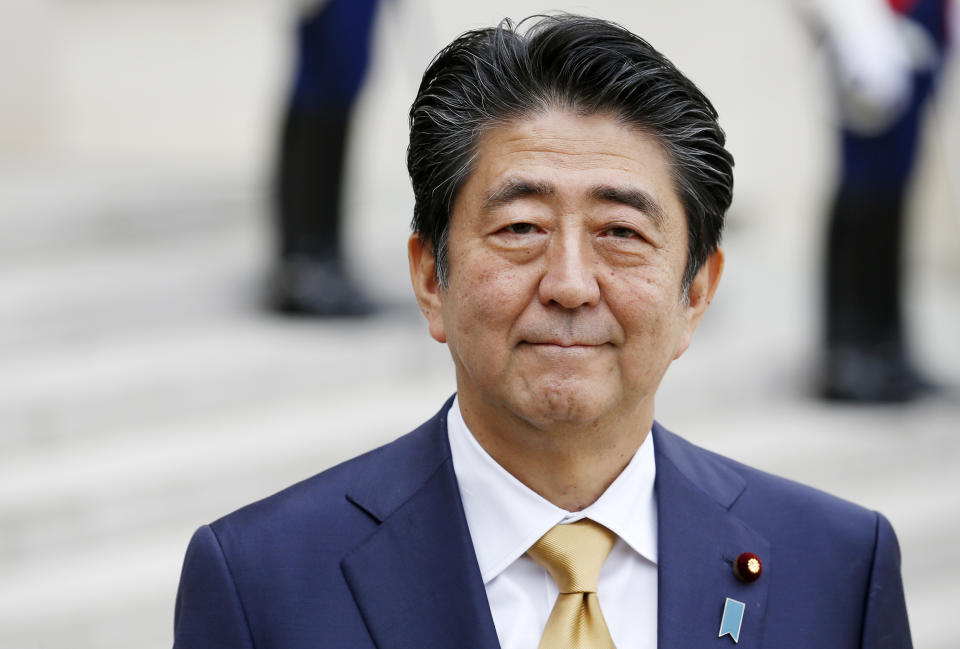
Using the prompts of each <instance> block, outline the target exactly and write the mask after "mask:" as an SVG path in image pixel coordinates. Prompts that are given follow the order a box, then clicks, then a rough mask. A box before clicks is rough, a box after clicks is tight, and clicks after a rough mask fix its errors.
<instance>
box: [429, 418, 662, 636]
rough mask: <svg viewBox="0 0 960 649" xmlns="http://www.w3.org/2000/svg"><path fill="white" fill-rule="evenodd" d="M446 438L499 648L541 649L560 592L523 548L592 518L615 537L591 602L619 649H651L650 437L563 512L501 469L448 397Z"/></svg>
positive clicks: (653, 511) (653, 519) (653, 507)
mask: <svg viewBox="0 0 960 649" xmlns="http://www.w3.org/2000/svg"><path fill="white" fill-rule="evenodd" d="M447 435H448V437H449V439H450V450H451V453H452V456H453V468H454V471H455V473H456V476H457V483H458V484H459V487H460V497H461V499H462V501H463V508H464V512H465V513H466V517H467V525H468V527H469V528H470V536H471V537H472V539H473V547H474V550H475V551H476V554H477V561H478V563H479V564H480V574H481V576H482V577H483V583H484V586H485V587H486V590H487V600H488V601H489V603H490V611H491V613H492V614H493V622H494V625H495V626H496V628H497V636H498V637H499V638H500V646H501V648H502V649H537V646H538V645H539V643H540V636H541V635H542V634H543V629H544V627H545V626H546V624H547V618H548V617H549V615H550V610H551V609H552V608H553V603H554V601H555V600H556V598H557V586H556V584H555V583H554V581H553V578H551V577H550V575H549V574H548V573H547V571H546V570H544V569H543V568H541V567H540V566H539V565H538V564H537V563H535V562H534V561H533V559H531V558H530V557H528V556H526V554H525V553H526V551H527V550H528V549H529V548H530V546H532V545H533V544H534V543H535V542H536V541H537V539H539V538H540V537H541V536H543V535H544V534H545V533H546V532H547V531H548V530H549V529H550V528H552V527H553V526H554V525H557V524H558V523H572V522H574V521H578V520H580V519H581V518H589V519H591V520H593V521H596V522H597V523H600V524H601V525H604V526H605V527H607V528H609V529H610V530H612V531H613V532H615V533H616V534H617V536H618V537H619V538H618V539H617V542H616V543H615V544H614V546H613V550H612V551H611V552H610V556H609V557H608V558H607V561H606V562H605V563H604V564H603V568H602V569H601V571H600V581H599V585H598V588H597V597H598V599H599V601H600V609H601V610H602V611H603V617H604V619H605V620H606V622H607V627H608V628H609V629H610V635H611V636H612V637H613V641H614V644H615V645H616V646H617V649H655V648H656V646H657V503H656V499H655V496H654V493H653V481H654V476H655V472H656V469H655V465H654V458H653V436H652V435H649V434H648V435H647V438H646V440H645V441H644V442H643V444H641V445H640V448H639V449H637V452H636V453H635V454H634V456H633V459H632V460H630V463H629V464H628V465H627V467H626V468H625V469H624V470H623V472H622V473H620V475H619V476H617V479H616V480H614V481H613V483H612V484H611V485H610V486H609V487H608V488H607V490H606V491H605V492H603V495H601V496H600V498H598V499H597V501H596V502H594V503H593V504H592V505H590V506H589V507H587V508H586V509H584V510H583V511H579V512H568V511H566V510H564V509H561V508H559V507H557V506H556V505H554V504H552V503H550V502H549V501H547V500H546V499H544V498H543V497H541V496H540V495H538V494H537V493H536V492H534V491H533V490H531V489H530V488H528V487H527V486H526V485H524V484H523V483H521V482H520V481H519V480H517V479H516V478H515V477H513V475H511V474H510V473H509V472H507V470H506V469H504V468H503V467H502V466H500V465H499V464H498V463H497V462H496V460H494V459H493V458H492V457H490V455H489V454H488V453H487V452H486V451H485V450H484V449H483V447H481V446H480V444H479V443H478V442H477V440H476V438H475V437H474V436H473V434H472V433H471V432H470V430H469V429H468V428H467V425H466V423H465V422H464V420H463V416H462V415H461V414H460V406H459V402H458V401H457V400H454V402H453V406H452V407H451V408H450V412H449V413H448V415H447Z"/></svg>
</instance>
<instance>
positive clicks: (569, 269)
mask: <svg viewBox="0 0 960 649" xmlns="http://www.w3.org/2000/svg"><path fill="white" fill-rule="evenodd" d="M544 259H545V264H546V268H545V270H544V273H543V277H541V278H540V289H539V295H540V301H541V302H542V303H543V304H545V305H549V304H550V303H551V302H553V303H556V304H559V305H560V306H562V307H564V308H566V309H577V308H579V307H582V306H594V305H596V304H597V303H598V302H599V301H600V285H599V283H598V282H597V277H596V273H597V268H596V266H597V264H596V260H595V258H594V252H593V250H592V249H590V246H589V245H588V244H587V242H585V241H583V237H582V235H581V234H580V233H578V232H569V233H556V234H554V236H553V237H552V238H551V241H550V244H549V245H548V247H547V251H546V254H545V255H544Z"/></svg>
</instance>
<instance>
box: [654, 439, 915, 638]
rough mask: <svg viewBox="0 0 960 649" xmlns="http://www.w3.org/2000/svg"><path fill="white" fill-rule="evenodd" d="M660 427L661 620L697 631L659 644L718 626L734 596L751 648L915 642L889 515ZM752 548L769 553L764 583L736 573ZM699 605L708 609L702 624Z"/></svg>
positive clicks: (698, 635) (699, 634) (764, 559)
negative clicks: (739, 561) (742, 607)
mask: <svg viewBox="0 0 960 649" xmlns="http://www.w3.org/2000/svg"><path fill="white" fill-rule="evenodd" d="M654 436H655V442H656V444H655V449H656V454H657V458H656V461H657V491H658V495H657V498H658V505H659V516H660V581H661V590H660V594H661V601H660V606H661V621H662V622H666V623H667V624H674V623H675V624H676V625H677V626H676V627H675V628H679V629H682V630H683V631H682V632H681V633H683V634H688V635H684V636H683V637H682V638H677V637H671V638H664V637H662V636H661V646H684V645H685V644H689V643H690V642H693V641H696V640H698V639H700V640H702V637H703V635H704V634H706V633H708V631H712V632H713V633H714V634H716V633H717V631H718V629H719V620H720V615H721V612H720V611H722V606H723V602H724V601H725V600H726V598H727V597H731V598H733V599H736V600H737V601H743V602H745V603H746V604H747V608H746V612H745V615H744V618H743V630H742V633H743V637H741V638H740V639H739V645H740V646H741V647H750V646H757V647H761V646H777V645H780V646H797V647H807V646H810V647H813V646H830V647H851V648H853V647H857V648H860V647H890V648H891V649H892V648H893V647H897V648H903V647H909V646H910V632H909V625H908V623H907V616H906V607H905V604H904V598H903V587H902V583H901V579H900V554H899V548H898V546H897V543H896V537H895V536H894V534H893V530H892V528H891V527H890V524H889V522H887V520H886V519H885V518H883V516H881V515H880V514H878V513H876V512H873V511H870V510H867V509H865V508H863V507H860V506H858V505H855V504H853V503H850V502H847V501H845V500H842V499H840V498H837V497H835V496H831V495H829V494H827V493H825V492H823V491H819V490H817V489H814V488H811V487H808V486H805V485H801V484H799V483H797V482H793V481H791V480H787V479H785V478H781V477H778V476H774V475H771V474H769V473H766V472H763V471H760V470H757V469H755V468H752V467H749V466H747V465H744V464H742V463H740V462H737V461H735V460H731V459H729V458H726V457H723V456H721V455H718V454H716V453H713V452H711V451H707V450H705V449H702V448H700V447H698V446H696V445H694V444H691V443H690V442H688V441H686V440H684V439H682V438H680V437H678V436H676V435H674V434H673V433H670V432H669V431H667V430H666V429H665V428H663V427H662V426H660V425H659V424H655V425H654ZM743 552H753V553H755V554H757V555H759V556H760V558H761V561H762V563H763V572H762V573H761V577H760V579H758V580H757V581H755V582H752V583H746V582H741V581H740V580H739V579H738V578H737V577H736V576H735V574H734V571H733V564H734V562H735V561H736V558H737V557H738V556H739V554H740V553H743ZM692 558H693V559H692ZM690 584H695V585H693V586H691V585H690ZM711 590H712V591H713V592H714V594H712V595H711V594H710V592H711ZM691 602H694V607H695V608H696V607H697V606H699V607H701V612H700V614H699V617H700V618H702V619H703V627H702V628H700V629H697V630H696V631H694V630H693V629H694V627H695V626H696V624H691V617H690V615H691V609H690V605H691ZM694 619H696V616H695V618H694ZM684 622H685V624H684ZM710 627H712V628H710ZM669 629H670V627H668V629H666V630H664V633H667V634H670V633H674V632H673V631H670V630H669Z"/></svg>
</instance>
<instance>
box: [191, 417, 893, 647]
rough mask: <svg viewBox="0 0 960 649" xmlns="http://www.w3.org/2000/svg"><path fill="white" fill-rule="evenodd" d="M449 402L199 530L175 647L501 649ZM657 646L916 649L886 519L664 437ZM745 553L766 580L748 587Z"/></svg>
mask: <svg viewBox="0 0 960 649" xmlns="http://www.w3.org/2000/svg"><path fill="white" fill-rule="evenodd" d="M448 408H449V403H448V404H447V405H445V406H444V407H443V409H442V410H441V411H440V413H438V414H437V415H436V416H434V417H433V419H431V420H430V421H428V422H427V423H425V424H423V425H422V426H420V427H419V428H417V429H416V430H414V431H413V432H412V433H410V434H408V435H405V436H403V437H401V438H399V439H398V440H396V441H394V442H393V443H391V444H388V445H386V446H383V447H381V448H379V449H376V450H374V451H371V452H370V453H367V454H365V455H362V456H360V457H358V458H355V459H353V460H350V461H348V462H346V463H344V464H341V465H339V466H337V467H334V468H332V469H330V470H328V471H326V472H324V473H321V474H320V475H318V476H315V477H313V478H310V479H308V480H306V481H304V482H301V483H299V484H297V485H294V486H292V487H290V488H289V489H286V490H285V491H282V492H280V493H278V494H276V495H274V496H271V497H269V498H267V499H265V500H262V501H260V502H257V503H254V504H252V505H249V506H247V507H244V508H243V509H240V510H239V511H237V512H234V513H232V514H230V515H228V516H226V517H225V518H222V519H220V520H218V521H216V522H214V523H212V524H211V525H208V526H204V527H201V528H200V529H199V530H198V531H197V533H196V534H195V535H194V537H193V539H192V540H191V542H190V546H189V548H188V550H187V555H186V559H185V561H184V566H183V574H182V577H181V582H180V590H179V593H178V595H177V603H176V612H175V640H174V646H175V648H176V649H214V648H217V649H219V648H223V649H227V648H229V649H247V648H251V649H252V648H256V649H281V648H282V649H307V648H310V649H326V648H329V649H352V648H358V649H360V648H364V649H366V648H373V647H376V648H377V649H401V648H404V649H440V648H441V647H442V648H448V649H481V648H483V649H496V648H497V647H499V644H498V641H497V635H496V630H495V628H494V625H493V619H492V618H491V615H490V609H489V606H488V604H487V598H486V592H485V590H484V586H483V582H482V580H481V577H480V570H479V568H478V566H477V560H476V556H475V555H474V551H473V545H472V542H471V540H470V534H469V531H468V529H467V523H466V519H465V518H464V513H463V507H462V505H461V502H460V495H459V491H458V489H457V481H456V476H455V474H454V470H453V466H452V462H451V459H450V448H449V445H448V442H447V434H446V411H447V409H448ZM653 435H654V441H655V449H656V467H657V478H656V487H655V488H656V494H657V502H658V506H659V602H658V606H659V610H658V641H659V646H660V647H661V648H662V649H708V648H710V647H718V648H725V647H733V646H735V645H734V643H733V641H732V640H731V638H730V636H729V635H725V636H724V637H722V638H721V637H718V632H719V630H720V619H721V615H722V611H723V605H724V602H725V600H726V598H727V597H730V598H733V599H736V600H739V601H741V602H744V603H745V604H746V611H745V613H744V616H743V623H742V630H741V634H740V638H739V644H738V645H736V646H738V647H742V648H743V649H759V648H761V647H763V648H768V649H855V648H856V649H881V648H885V649H904V648H906V647H910V646H911V642H910V630H909V627H908V623H907V615H906V608H905V604H904V597H903V587H902V584H901V579H900V555H899V549H898V547H897V541H896V538H895V536H894V533H893V530H892V529H891V527H890V524H889V523H888V522H887V521H886V519H884V518H883V517H882V516H880V515H879V514H877V513H875V512H871V511H868V510H865V509H862V508H860V507H858V506H856V505H852V504H850V503H847V502H844V501H842V500H839V499H837V498H834V497H832V496H828V495H826V494H824V493H822V492H819V491H816V490H813V489H810V488H808V487H804V486H801V485H798V484H796V483H793V482H790V481H787V480H783V479H781V478H777V477H774V476H771V475H769V474H765V473H762V472H760V471H757V470H755V469H752V468H749V467H746V466H744V465H742V464H739V463H737V462H734V461H732V460H729V459H726V458H724V457H721V456H719V455H716V454H714V453H711V452H709V451H706V450H704V449H701V448H698V447H696V446H694V445H692V444H690V443H688V442H686V441H685V440H683V439H681V438H680V437H677V436H676V435H674V434H672V433H670V432H668V431H667V430H665V429H664V428H662V427H661V426H660V425H659V424H655V425H654V427H653ZM742 552H754V553H756V554H757V555H759V556H760V558H761V559H762V561H763V574H762V576H761V577H760V579H758V580H757V581H755V582H753V583H749V584H748V583H742V582H740V581H738V580H737V579H736V577H735V576H734V573H733V570H732V563H733V561H734V559H735V558H736V557H737V556H738V555H739V554H740V553H742Z"/></svg>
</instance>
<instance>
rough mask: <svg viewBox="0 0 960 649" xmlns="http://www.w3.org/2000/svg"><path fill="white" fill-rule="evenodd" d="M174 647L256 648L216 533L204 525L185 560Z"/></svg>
mask: <svg viewBox="0 0 960 649" xmlns="http://www.w3.org/2000/svg"><path fill="white" fill-rule="evenodd" d="M173 646H174V649H221V648H222V649H253V638H252V637H251V634H250V628H249V625H248V624H247V619H246V615H245V613H244V610H243V604H242V602H241V601H240V596H239V594H238V593H237V589H236V586H235V584H234V581H233V576H232V575H231V574H230V568H229V566H228V565H227V562H226V559H225V558H224V556H223V550H222V548H221V547H220V542H219V541H218V540H217V537H216V534H215V533H214V532H213V530H212V529H211V528H210V526H208V525H204V526H203V527H201V528H200V529H199V530H197V531H196V533H195V534H194V535H193V538H192V539H191V540H190V545H189V547H188V548H187V555H186V558H185V559H184V561H183V572H182V574H181V576H180V589H179V590H178V591H177V603H176V607H175V610H174V631H173Z"/></svg>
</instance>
